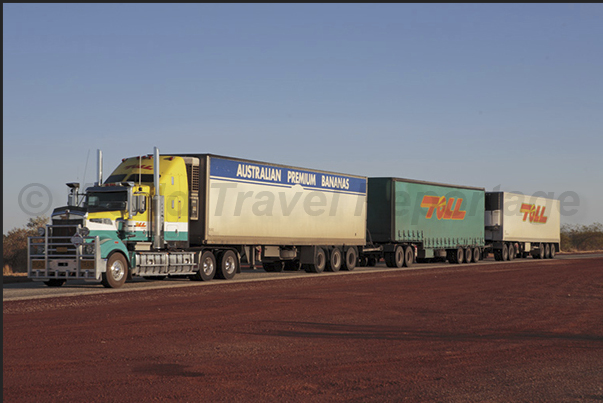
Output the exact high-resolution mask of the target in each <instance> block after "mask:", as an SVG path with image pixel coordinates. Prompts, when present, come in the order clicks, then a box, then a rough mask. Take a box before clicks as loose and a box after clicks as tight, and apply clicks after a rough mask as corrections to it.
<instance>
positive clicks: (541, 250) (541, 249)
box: [533, 244, 544, 259]
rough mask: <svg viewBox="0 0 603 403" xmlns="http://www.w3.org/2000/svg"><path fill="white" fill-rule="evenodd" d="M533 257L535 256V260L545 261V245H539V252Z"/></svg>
mask: <svg viewBox="0 0 603 403" xmlns="http://www.w3.org/2000/svg"><path fill="white" fill-rule="evenodd" d="M533 256H534V259H544V245H543V244H538V252H536V253H535V254H534V255H533Z"/></svg>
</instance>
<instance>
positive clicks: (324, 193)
mask: <svg viewBox="0 0 603 403" xmlns="http://www.w3.org/2000/svg"><path fill="white" fill-rule="evenodd" d="M98 166H99V168H98V172H99V173H98V182H97V183H95V185H94V186H91V187H88V188H87V189H86V190H85V192H83V193H82V192H80V191H79V184H77V183H68V184H67V185H68V186H69V187H70V189H71V190H70V194H69V197H68V205H67V206H64V207H59V208H56V209H55V210H54V211H53V213H52V216H51V223H50V224H49V225H47V226H46V227H44V228H40V229H39V234H38V235H39V236H37V237H32V238H30V240H29V243H28V253H29V256H28V261H29V267H28V277H29V278H32V279H34V280H41V281H44V282H45V283H46V284H47V285H49V286H60V285H62V284H64V283H65V281H66V280H69V279H85V280H91V281H99V280H100V281H101V282H102V284H103V285H104V286H105V287H109V288H116V287H120V286H122V285H123V284H124V282H125V281H126V279H127V278H131V276H134V275H135V276H142V277H145V278H150V279H152V278H155V279H160V278H165V277H166V276H188V277H190V278H191V279H193V280H204V281H207V280H211V279H212V278H214V276H215V277H217V278H222V279H231V278H232V277H233V276H234V275H235V273H237V272H239V271H240V267H241V262H244V263H248V264H249V265H251V266H252V267H255V266H256V265H257V264H258V262H260V261H261V264H262V265H263V267H264V269H265V270H267V271H281V270H283V269H285V268H287V269H292V270H298V269H301V268H304V269H305V270H306V271H308V272H322V271H323V270H331V271H337V270H339V269H340V268H341V269H344V270H353V269H354V267H355V266H356V263H357V261H358V256H359V254H361V253H364V249H367V252H370V249H368V248H367V247H366V245H365V239H366V237H365V233H366V211H367V200H366V192H367V178H366V177H362V176H354V175H345V174H338V173H331V172H324V171H317V170H310V169H302V168H295V167H290V166H285V165H278V164H270V163H263V162H257V161H248V160H243V159H236V158H230V157H223V156H216V155H211V154H178V155H176V154H174V155H160V154H159V150H158V149H157V148H155V152H154V154H150V155H146V156H139V157H133V158H127V159H124V160H122V162H121V164H120V165H119V166H118V167H117V168H116V169H115V171H114V172H113V173H112V174H111V175H110V176H109V177H108V178H107V179H106V181H104V183H103V181H102V154H101V153H100V151H99V164H98Z"/></svg>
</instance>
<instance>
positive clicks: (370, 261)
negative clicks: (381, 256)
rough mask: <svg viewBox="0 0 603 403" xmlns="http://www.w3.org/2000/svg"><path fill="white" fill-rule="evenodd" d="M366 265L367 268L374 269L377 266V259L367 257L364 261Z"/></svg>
mask: <svg viewBox="0 0 603 403" xmlns="http://www.w3.org/2000/svg"><path fill="white" fill-rule="evenodd" d="M366 265H367V266H368V267H375V266H377V258H376V257H374V256H369V257H368V258H367V260H366Z"/></svg>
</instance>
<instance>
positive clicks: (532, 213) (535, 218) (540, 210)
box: [519, 203, 548, 224]
mask: <svg viewBox="0 0 603 403" xmlns="http://www.w3.org/2000/svg"><path fill="white" fill-rule="evenodd" d="M545 209H546V207H545V206H536V205H535V204H527V203H522V204H521V209H520V210H519V211H520V212H522V213H523V221H526V220H529V222H531V223H536V224H546V220H547V219H548V217H545V216H544V210H545Z"/></svg>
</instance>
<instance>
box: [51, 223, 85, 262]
mask: <svg viewBox="0 0 603 403" xmlns="http://www.w3.org/2000/svg"><path fill="white" fill-rule="evenodd" d="M83 223H84V221H83V220H53V221H52V226H51V227H50V232H49V234H48V244H49V245H48V246H49V250H48V255H49V256H61V255H75V253H76V250H75V245H73V244H72V243H71V237H72V236H74V235H75V233H76V232H77V228H78V225H82V224H83Z"/></svg>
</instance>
